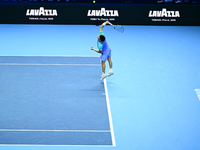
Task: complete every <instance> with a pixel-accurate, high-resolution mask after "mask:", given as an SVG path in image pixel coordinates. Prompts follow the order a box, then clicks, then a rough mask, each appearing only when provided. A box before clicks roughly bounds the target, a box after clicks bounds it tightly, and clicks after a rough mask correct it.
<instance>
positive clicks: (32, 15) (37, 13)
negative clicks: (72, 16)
mask: <svg viewBox="0 0 200 150" xmlns="http://www.w3.org/2000/svg"><path fill="white" fill-rule="evenodd" d="M26 16H29V20H53V19H54V18H53V17H55V16H58V13H57V10H56V9H44V7H40V8H39V9H27V11H26Z"/></svg>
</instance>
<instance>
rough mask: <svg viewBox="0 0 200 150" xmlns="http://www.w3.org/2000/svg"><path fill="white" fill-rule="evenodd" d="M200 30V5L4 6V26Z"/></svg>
mask: <svg viewBox="0 0 200 150" xmlns="http://www.w3.org/2000/svg"><path fill="white" fill-rule="evenodd" d="M106 20H109V21H111V22H112V23H113V24H122V25H178V26H199V25H200V5H136V4H135V5H134V4H121V5H119V4H118V5H117V4H116V5H103V4H62V5H61V4H54V5H53V4H31V5H30V4H27V5H25V4H23V5H21V4H0V23H1V24H88V25H99V24H101V23H102V22H103V21H106Z"/></svg>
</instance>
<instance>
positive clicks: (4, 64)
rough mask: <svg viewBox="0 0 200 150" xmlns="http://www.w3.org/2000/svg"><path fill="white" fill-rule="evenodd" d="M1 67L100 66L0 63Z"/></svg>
mask: <svg viewBox="0 0 200 150" xmlns="http://www.w3.org/2000/svg"><path fill="white" fill-rule="evenodd" d="M0 65H1V66H101V64H23V63H0Z"/></svg>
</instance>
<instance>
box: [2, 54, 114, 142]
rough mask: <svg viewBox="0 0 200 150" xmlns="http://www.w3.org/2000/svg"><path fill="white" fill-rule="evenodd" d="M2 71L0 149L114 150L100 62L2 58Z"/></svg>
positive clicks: (70, 59)
mask: <svg viewBox="0 0 200 150" xmlns="http://www.w3.org/2000/svg"><path fill="white" fill-rule="evenodd" d="M0 70H1V76H0V77H1V78H0V83H1V90H0V93H1V98H0V105H1V109H0V112H1V114H0V117H1V120H0V144H8V145H13V144H16V145H110V146H112V145H113V141H112V137H111V129H110V120H109V115H110V114H108V109H110V108H108V106H107V100H106V92H105V89H104V83H103V82H102V83H101V82H96V81H97V80H98V79H99V74H100V73H101V67H100V62H99V58H98V57H43V56H34V57H29V56H11V57H8V56H0ZM87 76H89V78H87ZM112 134H113V133H112ZM113 139H114V137H113Z"/></svg>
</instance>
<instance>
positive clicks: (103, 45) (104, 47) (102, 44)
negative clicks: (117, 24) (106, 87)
mask: <svg viewBox="0 0 200 150" xmlns="http://www.w3.org/2000/svg"><path fill="white" fill-rule="evenodd" d="M109 23H110V22H109V21H106V22H104V23H103V24H102V25H101V26H100V35H99V36H98V37H97V38H98V40H97V47H98V49H99V50H96V49H94V48H93V47H91V50H94V51H95V52H97V53H101V67H102V75H101V80H103V79H105V78H106V77H107V76H110V75H113V71H112V60H111V49H110V48H109V46H108V44H107V41H106V38H105V36H104V33H103V31H102V30H103V27H104V26H105V25H106V24H109ZM106 60H108V63H109V67H110V71H109V72H108V74H105V70H106V64H105V63H106Z"/></svg>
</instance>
